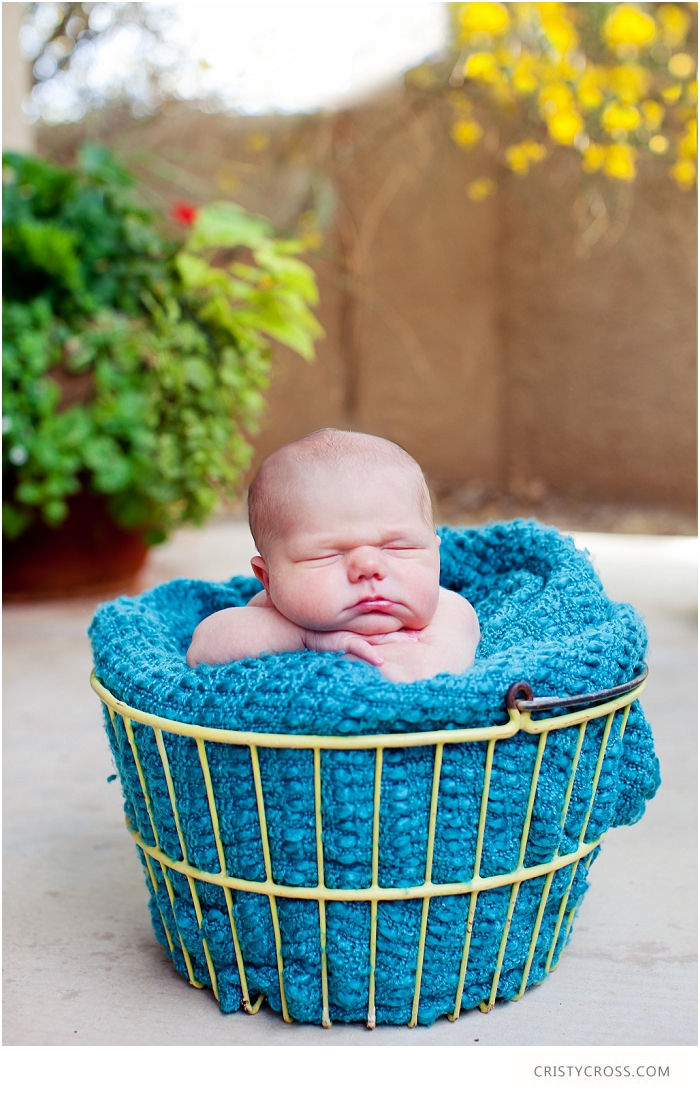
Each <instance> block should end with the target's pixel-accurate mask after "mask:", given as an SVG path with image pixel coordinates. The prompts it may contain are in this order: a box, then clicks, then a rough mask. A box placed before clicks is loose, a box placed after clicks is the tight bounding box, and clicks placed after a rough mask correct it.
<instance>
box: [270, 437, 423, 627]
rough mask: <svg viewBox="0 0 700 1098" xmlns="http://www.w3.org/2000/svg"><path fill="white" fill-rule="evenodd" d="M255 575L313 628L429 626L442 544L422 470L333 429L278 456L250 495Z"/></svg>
mask: <svg viewBox="0 0 700 1098" xmlns="http://www.w3.org/2000/svg"><path fill="white" fill-rule="evenodd" d="M248 513H249V517H250V529H251V531H252V534H253V538H254V539H255V545H256V547H257V549H258V553H259V556H256V557H253V560H252V562H251V563H252V565H253V569H254V571H255V574H256V576H257V577H258V578H259V579H260V580H261V581H262V582H263V583H264V585H265V588H266V590H267V592H268V594H269V595H270V598H271V599H272V602H273V603H274V605H275V606H276V607H277V609H278V610H279V611H280V613H281V614H284V616H285V617H286V618H288V619H289V620H290V621H294V622H296V624H297V625H300V626H303V627H304V628H306V629H316V630H320V631H324V632H327V631H331V630H336V629H351V630H352V631H353V632H355V633H363V634H365V635H371V634H373V633H391V632H394V631H395V630H397V629H402V628H407V629H422V628H424V627H425V626H426V625H427V624H428V622H429V621H430V620H431V619H432V617H433V615H434V613H435V610H436V607H437V600H438V593H439V578H440V554H439V549H438V546H439V544H440V539H439V538H438V537H437V535H436V533H435V526H434V523H433V516H432V508H431V504H430V495H429V493H428V488H427V485H426V483H425V478H424V477H423V473H422V472H421V469H420V466H419V465H418V464H417V462H415V461H414V460H413V458H412V457H410V456H409V455H408V454H407V453H406V452H405V451H404V450H402V449H401V448H400V447H399V446H396V445H395V444H394V443H393V442H389V441H388V440H387V439H383V438H377V437H375V436H374V435H362V434H356V433H355V432H354V431H335V430H331V429H325V430H323V431H316V432H315V433H314V434H312V435H308V436H307V437H306V438H302V439H300V440H299V441H298V442H292V443H290V444H289V445H288V446H283V447H282V448H281V449H280V450H276V451H275V452H274V453H273V454H270V456H269V457H268V458H266V459H265V461H264V462H263V463H262V465H261V466H260V468H259V469H258V472H257V473H256V475H255V477H254V479H253V482H252V484H251V486H250V492H249V495H248Z"/></svg>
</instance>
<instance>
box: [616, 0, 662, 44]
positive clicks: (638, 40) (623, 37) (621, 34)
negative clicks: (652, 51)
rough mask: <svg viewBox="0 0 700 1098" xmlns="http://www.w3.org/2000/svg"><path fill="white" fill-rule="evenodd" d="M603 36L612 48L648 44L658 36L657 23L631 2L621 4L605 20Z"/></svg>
mask: <svg viewBox="0 0 700 1098" xmlns="http://www.w3.org/2000/svg"><path fill="white" fill-rule="evenodd" d="M603 36H604V38H605V41H606V42H607V43H608V45H609V46H610V47H611V48H612V49H617V48H619V47H620V46H648V45H649V44H650V43H651V42H653V41H654V38H655V37H656V24H655V22H654V20H653V19H652V18H651V16H650V15H646V14H645V13H644V12H641V11H639V9H638V8H635V7H633V6H632V5H631V4H620V5H619V6H618V7H616V8H615V10H614V11H612V12H611V13H610V15H609V16H608V18H607V19H606V20H605V23H604V24H603Z"/></svg>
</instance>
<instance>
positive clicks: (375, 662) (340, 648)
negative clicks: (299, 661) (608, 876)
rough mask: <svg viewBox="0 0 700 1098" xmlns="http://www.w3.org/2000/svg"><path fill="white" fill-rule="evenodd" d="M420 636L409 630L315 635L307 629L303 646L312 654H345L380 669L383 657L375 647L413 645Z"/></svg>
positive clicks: (340, 632) (341, 631)
mask: <svg viewBox="0 0 700 1098" xmlns="http://www.w3.org/2000/svg"><path fill="white" fill-rule="evenodd" d="M421 636H422V634H421V633H419V632H417V631H416V630H410V629H399V630H397V631H396V632H394V633H373V634H372V635H370V636H362V635H361V634H359V633H352V632H350V630H348V629H338V630H336V631H335V632H330V633H316V632H314V631H313V630H311V629H307V630H306V631H305V634H304V644H305V645H306V647H307V648H310V649H311V651H312V652H345V653H347V655H348V656H356V657H357V658H358V659H361V660H365V662H366V663H370V664H372V666H373V667H381V666H382V664H383V663H384V657H383V656H382V655H381V654H380V653H379V652H377V651H376V648H377V646H379V645H382V644H388V643H391V642H393V641H412V642H414V643H415V642H416V641H418V640H420V639H421Z"/></svg>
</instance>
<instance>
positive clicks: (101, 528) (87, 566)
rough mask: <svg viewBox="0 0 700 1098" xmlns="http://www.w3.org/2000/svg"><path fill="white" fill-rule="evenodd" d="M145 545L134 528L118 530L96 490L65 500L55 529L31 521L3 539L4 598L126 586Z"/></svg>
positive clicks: (143, 556) (88, 592) (142, 557)
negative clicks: (67, 507) (64, 512)
mask: <svg viewBox="0 0 700 1098" xmlns="http://www.w3.org/2000/svg"><path fill="white" fill-rule="evenodd" d="M147 552H148V546H147V545H146V543H145V542H144V540H143V536H142V534H141V532H140V531H138V530H124V529H123V528H122V527H121V526H118V525H117V524H116V522H115V521H114V519H113V518H112V517H111V515H110V514H109V511H108V510H107V505H106V500H105V499H104V497H102V496H91V495H88V494H87V493H82V494H81V495H79V496H75V497H74V498H73V499H72V500H71V505H70V511H69V514H68V517H67V518H66V520H65V522H64V523H63V524H62V525H61V526H59V527H58V528H56V529H52V528H51V527H49V526H45V525H43V523H42V524H39V523H37V524H35V525H34V526H31V527H29V529H28V530H25V532H24V533H23V534H21V535H20V537H19V538H17V539H16V540H15V541H9V540H6V539H3V581H2V591H3V597H4V598H5V599H10V600H20V599H41V598H60V597H67V596H71V595H93V594H102V593H107V592H113V591H114V590H115V588H123V589H128V588H129V587H130V586H131V585H132V584H133V581H134V578H135V576H136V573H137V572H138V571H139V569H140V568H141V567H142V566H143V563H144V561H145V559H146V554H147Z"/></svg>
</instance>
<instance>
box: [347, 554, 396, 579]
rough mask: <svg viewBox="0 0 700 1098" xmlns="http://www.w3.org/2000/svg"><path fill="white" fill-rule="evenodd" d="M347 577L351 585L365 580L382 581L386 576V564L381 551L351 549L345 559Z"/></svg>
mask: <svg viewBox="0 0 700 1098" xmlns="http://www.w3.org/2000/svg"><path fill="white" fill-rule="evenodd" d="M346 562H347V569H348V577H349V579H350V580H351V582H352V583H357V582H359V581H360V580H367V579H384V577H385V576H386V574H387V567H386V562H385V560H384V554H383V553H382V551H381V549H375V548H374V547H373V546H369V545H368V546H362V547H361V548H358V549H353V551H352V552H351V553H349V554H348V555H347V557H346Z"/></svg>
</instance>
